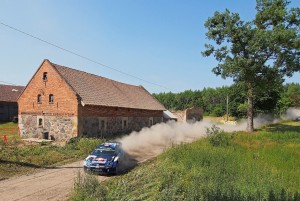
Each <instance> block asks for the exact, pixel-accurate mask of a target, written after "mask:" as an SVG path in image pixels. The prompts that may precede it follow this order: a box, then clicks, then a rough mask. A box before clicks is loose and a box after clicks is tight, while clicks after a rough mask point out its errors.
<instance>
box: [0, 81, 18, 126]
mask: <svg viewBox="0 0 300 201" xmlns="http://www.w3.org/2000/svg"><path fill="white" fill-rule="evenodd" d="M23 89H24V87H23V86H15V85H3V84H1V85H0V122H8V121H16V120H17V116H18V103H17V99H18V97H19V95H20V94H21V93H22V91H23Z"/></svg>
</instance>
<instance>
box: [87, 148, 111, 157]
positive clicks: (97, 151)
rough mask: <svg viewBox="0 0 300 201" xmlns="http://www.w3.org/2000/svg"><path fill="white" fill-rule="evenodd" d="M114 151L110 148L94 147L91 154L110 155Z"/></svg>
mask: <svg viewBox="0 0 300 201" xmlns="http://www.w3.org/2000/svg"><path fill="white" fill-rule="evenodd" d="M114 153H115V151H114V150H111V149H95V150H94V151H93V152H92V155H95V156H111V155H114Z"/></svg>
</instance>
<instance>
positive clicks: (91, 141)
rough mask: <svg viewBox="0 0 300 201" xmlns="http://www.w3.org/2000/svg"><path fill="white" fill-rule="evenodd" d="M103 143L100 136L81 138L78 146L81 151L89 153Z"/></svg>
mask: <svg viewBox="0 0 300 201" xmlns="http://www.w3.org/2000/svg"><path fill="white" fill-rule="evenodd" d="M101 143H103V140H102V139H98V138H80V140H79V141H78V143H77V148H78V149H79V150H80V152H81V153H84V154H88V153H90V152H91V151H93V150H94V149H95V148H96V147H97V145H99V144H101Z"/></svg>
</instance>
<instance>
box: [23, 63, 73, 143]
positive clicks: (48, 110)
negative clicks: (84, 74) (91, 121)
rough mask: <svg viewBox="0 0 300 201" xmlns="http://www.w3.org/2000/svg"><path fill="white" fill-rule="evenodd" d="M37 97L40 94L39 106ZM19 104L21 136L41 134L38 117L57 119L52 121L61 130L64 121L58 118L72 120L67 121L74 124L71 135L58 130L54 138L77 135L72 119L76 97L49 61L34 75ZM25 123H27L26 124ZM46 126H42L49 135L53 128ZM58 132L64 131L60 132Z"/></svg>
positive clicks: (38, 135)
mask: <svg viewBox="0 0 300 201" xmlns="http://www.w3.org/2000/svg"><path fill="white" fill-rule="evenodd" d="M44 72H47V80H43V76H44ZM50 94H52V95H53V97H54V98H53V102H49V95H50ZM38 95H41V97H42V101H41V102H40V103H38ZM18 105H19V127H20V131H21V135H23V134H24V135H26V136H33V137H40V133H41V132H42V130H41V127H39V126H38V125H37V123H36V122H37V120H34V119H36V118H37V116H47V117H51V116H52V117H57V118H52V119H53V120H54V119H55V121H56V122H57V123H56V124H57V125H58V127H64V125H65V121H64V119H63V118H61V117H64V116H67V117H70V118H72V120H70V122H73V124H74V125H71V126H70V127H71V130H72V132H71V133H68V132H60V131H59V130H60V129H57V130H56V131H55V136H60V137H59V138H64V137H62V135H69V136H72V135H74V133H76V134H77V128H74V127H75V126H77V120H76V121H74V120H73V119H74V118H77V117H78V101H77V96H76V94H75V93H74V92H73V90H71V89H70V87H69V86H68V85H67V84H66V83H65V82H64V80H63V79H62V78H61V77H60V76H59V74H58V73H57V71H56V70H55V69H54V68H53V67H52V66H51V64H50V63H49V62H48V61H45V62H43V64H42V65H41V66H40V68H39V69H38V71H37V72H36V74H35V75H34V76H33V78H32V79H31V81H30V82H29V84H28V85H27V87H26V88H25V90H24V91H23V93H22V94H21V96H20V98H19V99H18ZM30 116H31V118H30ZM46 119H47V118H46ZM46 119H44V120H46ZM50 119H51V118H50ZM60 120H62V121H60ZM28 121H29V122H30V123H28ZM74 122H75V123H74ZM33 124H34V125H33ZM48 125H49V126H45V127H43V130H44V131H46V132H50V130H51V129H52V128H51V127H50V125H51V124H48ZM59 125H61V126H59ZM61 130H62V131H63V129H61ZM49 134H50V133H49ZM66 138H68V137H66Z"/></svg>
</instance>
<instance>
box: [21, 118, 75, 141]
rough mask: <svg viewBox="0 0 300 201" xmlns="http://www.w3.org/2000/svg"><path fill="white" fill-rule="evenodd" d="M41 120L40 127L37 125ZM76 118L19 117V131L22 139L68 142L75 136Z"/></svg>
mask: <svg viewBox="0 0 300 201" xmlns="http://www.w3.org/2000/svg"><path fill="white" fill-rule="evenodd" d="M39 119H42V125H39ZM77 121H78V118H77V117H76V116H53V115H25V114H21V115H19V129H20V134H21V136H22V137H25V138H40V139H44V138H45V136H46V137H47V136H48V139H51V140H55V141H68V140H69V139H70V138H72V137H75V136H77V131H78V126H77V125H78V122H77Z"/></svg>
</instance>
